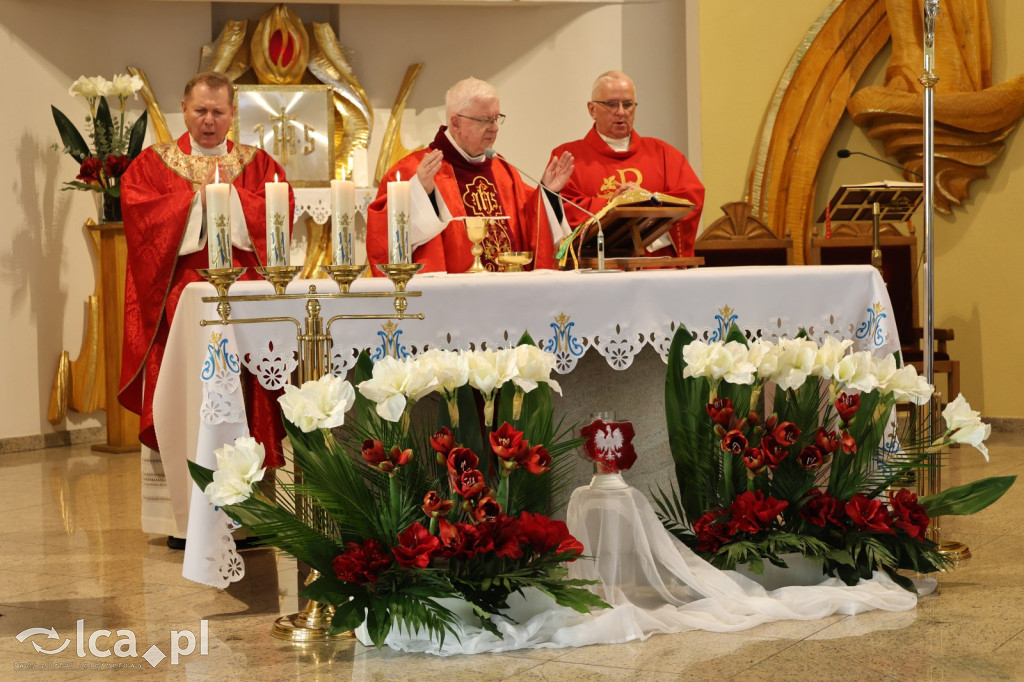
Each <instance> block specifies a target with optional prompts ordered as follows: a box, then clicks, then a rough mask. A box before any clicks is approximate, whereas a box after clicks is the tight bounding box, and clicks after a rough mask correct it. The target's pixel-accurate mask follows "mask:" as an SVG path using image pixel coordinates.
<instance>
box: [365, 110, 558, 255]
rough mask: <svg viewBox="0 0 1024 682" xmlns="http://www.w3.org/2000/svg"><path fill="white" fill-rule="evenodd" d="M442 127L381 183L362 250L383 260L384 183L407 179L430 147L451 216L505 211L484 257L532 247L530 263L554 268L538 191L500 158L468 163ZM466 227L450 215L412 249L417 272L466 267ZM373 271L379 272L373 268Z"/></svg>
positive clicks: (385, 236)
mask: <svg viewBox="0 0 1024 682" xmlns="http://www.w3.org/2000/svg"><path fill="white" fill-rule="evenodd" d="M444 131H445V126H441V128H440V130H438V132H437V135H436V136H435V137H434V141H433V142H431V143H430V146H429V147H428V148H427V149H421V150H419V151H416V152H413V153H412V154H410V155H408V156H406V157H405V158H404V159H402V160H401V161H399V162H398V163H396V164H395V165H394V166H393V167H392V168H391V170H389V171H388V173H387V175H386V176H384V178H383V179H382V180H381V182H380V187H379V188H378V190H377V198H376V199H374V200H373V203H371V204H370V207H369V210H368V213H367V218H366V254H367V258H368V259H369V261H370V263H371V264H372V265H378V264H381V263H387V262H388V207H387V201H388V190H387V183H388V182H389V181H392V180H395V179H396V178H397V176H398V175H399V174H400V175H401V176H402V178H405V179H409V178H412V177H413V176H414V175H415V174H416V169H417V168H419V165H420V161H421V160H422V159H423V157H424V156H426V154H427V152H429V151H430V150H431V149H440V150H441V151H442V153H443V154H444V161H443V163H442V164H441V169H440V170H439V171H438V172H437V175H435V176H434V185H435V186H436V187H437V192H438V194H439V195H440V196H441V199H442V200H443V201H444V203H445V205H446V206H447V207H448V210H449V212H451V214H452V217H453V218H459V217H464V216H473V215H506V216H509V220H507V221H501V222H502V223H504V225H505V229H504V230H503V231H502V232H500V233H492V234H489V235H488V239H487V241H485V242H484V250H485V252H484V261H485V263H488V261H489V263H488V264H489V265H490V266H495V264H494V262H493V258H494V256H496V255H497V254H498V253H500V252H502V251H507V250H512V251H516V250H518V251H533V253H534V265H533V267H535V268H546V269H553V268H554V267H555V262H554V259H553V256H552V242H551V225H550V223H548V219H547V211H546V210H545V208H544V206H543V205H542V204H541V201H543V199H542V197H541V195H540V191H539V190H537V189H536V188H532V187H530V186H529V185H527V184H526V183H525V182H523V180H522V178H520V177H519V173H517V172H516V170H515V169H514V168H512V167H511V166H509V165H508V164H507V163H505V162H504V161H503V160H501V159H499V158H494V159H487V160H485V161H483V162H481V163H470V162H468V161H466V159H465V158H464V157H463V156H462V154H460V153H459V152H458V150H456V149H455V148H454V147H453V146H452V144H451V142H450V141H449V140H448V138H447V137H446V136H445V134H444ZM472 246H473V244H472V242H470V241H469V238H468V237H466V226H465V223H463V222H462V221H461V220H452V221H451V222H450V223H449V224H448V225H447V226H446V227H445V228H444V230H443V231H442V232H441V234H439V235H438V236H437V237H434V238H433V239H431V240H430V241H428V242H427V243H426V244H421V245H420V246H419V247H417V248H416V250H415V251H414V252H413V261H414V262H417V263H423V264H424V267H423V270H422V271H421V272H465V271H466V270H468V269H469V266H470V265H472V264H473V256H472V254H471V253H470V249H471V248H472ZM373 274H375V275H380V274H381V272H380V271H379V270H378V269H377V268H376V267H374V268H373Z"/></svg>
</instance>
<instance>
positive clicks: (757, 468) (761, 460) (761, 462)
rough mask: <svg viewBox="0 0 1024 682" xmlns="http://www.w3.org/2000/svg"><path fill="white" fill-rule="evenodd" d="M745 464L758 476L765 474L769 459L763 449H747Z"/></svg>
mask: <svg viewBox="0 0 1024 682" xmlns="http://www.w3.org/2000/svg"><path fill="white" fill-rule="evenodd" d="M743 464H744V465H745V466H746V467H747V469H749V470H750V473H752V474H754V475H755V476H756V475H757V474H760V473H763V472H764V470H765V467H766V466H767V464H768V458H767V457H766V456H765V454H764V450H762V449H761V448H747V449H746V450H744V451H743Z"/></svg>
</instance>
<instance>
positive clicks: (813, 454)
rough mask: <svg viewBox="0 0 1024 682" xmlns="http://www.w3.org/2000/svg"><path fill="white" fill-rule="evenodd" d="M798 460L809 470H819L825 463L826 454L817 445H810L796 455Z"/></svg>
mask: <svg viewBox="0 0 1024 682" xmlns="http://www.w3.org/2000/svg"><path fill="white" fill-rule="evenodd" d="M796 461H797V464H799V465H800V466H802V467H803V468H804V469H807V470H808V471H817V470H818V469H820V468H821V465H822V464H824V463H825V455H824V453H823V452H822V451H821V450H820V449H819V448H818V446H817V445H808V446H807V447H805V448H804V449H803V450H801V451H800V454H799V455H797V456H796Z"/></svg>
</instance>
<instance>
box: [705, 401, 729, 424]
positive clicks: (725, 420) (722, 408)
mask: <svg viewBox="0 0 1024 682" xmlns="http://www.w3.org/2000/svg"><path fill="white" fill-rule="evenodd" d="M704 409H705V410H706V411H707V413H708V416H709V417H711V421H713V422H714V423H716V424H721V425H722V427H723V428H725V429H728V428H729V424H730V422H731V421H732V413H733V409H732V401H731V400H729V399H728V398H715V399H714V400H712V401H711V402H710V403H708V404H707V405H705V406H704Z"/></svg>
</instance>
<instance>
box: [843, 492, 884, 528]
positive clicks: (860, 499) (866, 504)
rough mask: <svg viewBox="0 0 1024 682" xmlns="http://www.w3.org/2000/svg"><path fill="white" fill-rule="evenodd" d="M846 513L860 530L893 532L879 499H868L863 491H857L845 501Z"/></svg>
mask: <svg viewBox="0 0 1024 682" xmlns="http://www.w3.org/2000/svg"><path fill="white" fill-rule="evenodd" d="M846 515H847V516H849V517H850V520H851V521H852V522H853V525H854V526H856V527H857V528H859V529H861V530H871V531H875V532H878V533H895V531H894V530H893V529H892V527H891V526H890V525H889V514H888V513H886V510H885V505H884V504H882V503H881V501H879V500H870V499H868V497H867V496H866V495H865V494H864V493H857V494H856V495H854V496H853V497H851V498H850V501H849V502H847V503H846Z"/></svg>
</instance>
